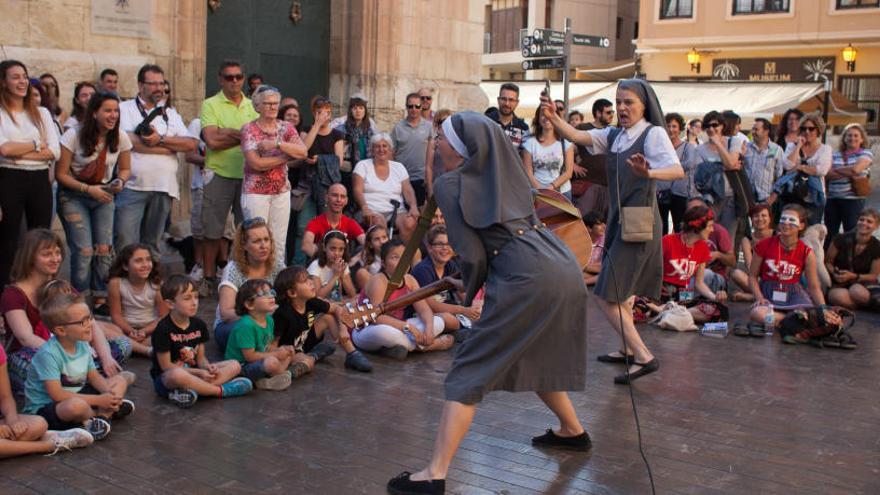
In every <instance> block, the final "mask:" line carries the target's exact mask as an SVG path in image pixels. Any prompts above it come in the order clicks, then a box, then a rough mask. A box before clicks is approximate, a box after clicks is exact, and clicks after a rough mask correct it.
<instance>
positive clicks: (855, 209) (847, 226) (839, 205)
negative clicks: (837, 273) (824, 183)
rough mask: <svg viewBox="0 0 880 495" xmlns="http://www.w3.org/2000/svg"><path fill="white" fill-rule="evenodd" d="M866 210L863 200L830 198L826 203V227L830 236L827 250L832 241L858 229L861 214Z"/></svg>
mask: <svg viewBox="0 0 880 495" xmlns="http://www.w3.org/2000/svg"><path fill="white" fill-rule="evenodd" d="M864 208H865V200H864V199H862V198H851V199H844V198H828V202H827V203H825V226H826V227H828V236H827V237H826V238H825V249H828V246H830V245H831V241H833V240H834V238H835V237H836V236H837V234H839V233H840V226H841V225H843V231H844V232H849V231H850V230H853V229H854V228H856V224H857V223H859V213H861V212H862V210H863V209H864Z"/></svg>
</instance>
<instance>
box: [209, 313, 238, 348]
mask: <svg viewBox="0 0 880 495" xmlns="http://www.w3.org/2000/svg"><path fill="white" fill-rule="evenodd" d="M236 323H238V320H234V321H221V322H220V323H218V324H217V326H215V327H214V342H216V343H217V348H218V349H220V353H221V354H226V344H227V343H228V342H229V336H230V335H232V329H233V328H235V324H236Z"/></svg>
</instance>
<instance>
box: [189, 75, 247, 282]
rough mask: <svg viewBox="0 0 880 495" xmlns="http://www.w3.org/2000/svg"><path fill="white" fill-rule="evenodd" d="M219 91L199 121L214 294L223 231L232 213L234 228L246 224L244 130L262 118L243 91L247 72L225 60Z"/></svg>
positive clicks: (206, 236)
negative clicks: (243, 210) (243, 206)
mask: <svg viewBox="0 0 880 495" xmlns="http://www.w3.org/2000/svg"><path fill="white" fill-rule="evenodd" d="M219 80H220V88H221V89H220V91H219V92H218V93H217V94H216V95H214V96H212V97H210V98H208V99H206V100H205V101H204V102H203V103H202V112H201V115H200V116H199V118H200V119H201V123H202V137H203V139H204V141H205V144H206V145H207V151H206V152H205V172H206V173H205V189H204V193H203V194H204V195H203V199H202V229H203V230H204V263H205V265H204V270H205V272H204V273H205V282H206V284H207V285H208V287H211V288H212V290H216V287H217V283H216V282H217V273H216V267H217V258H218V255H219V254H220V250H221V249H222V248H223V231H224V229H225V227H226V217H228V216H229V209H230V208H232V213H233V215H234V216H235V224H236V225H238V224H239V223H241V221H242V220H243V218H242V213H241V179H242V176H243V175H244V155H242V152H241V142H240V138H241V134H240V131H241V127H242V126H243V125H245V124H247V123H248V122H250V121H252V120H254V119H256V118H257V117H259V114H258V113H257V111H256V110H255V109H254V106H253V104H251V100H249V99H248V98H247V97H246V96H245V95H244V93H242V91H241V89H242V86H243V85H244V72H243V71H242V70H241V64H239V63H238V62H235V61H232V60H226V61H224V62H223V63H222V64H220V73H219Z"/></svg>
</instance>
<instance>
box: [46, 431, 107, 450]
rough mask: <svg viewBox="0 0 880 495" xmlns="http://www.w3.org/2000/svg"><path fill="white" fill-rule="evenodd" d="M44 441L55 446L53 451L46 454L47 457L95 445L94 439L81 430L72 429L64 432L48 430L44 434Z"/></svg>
mask: <svg viewBox="0 0 880 495" xmlns="http://www.w3.org/2000/svg"><path fill="white" fill-rule="evenodd" d="M46 440H48V441H50V442H52V443H54V444H55V450H53V451H52V452H51V453H49V454H46V455H49V456H52V455H55V454H57V453H58V452H60V451H69V450H72V449H78V448H80V447H87V446H89V445H91V444H93V443H95V437H93V436H92V434H91V433H89V432H88V431H86V430H85V429H83V428H73V429H70V430H64V431H55V430H50V431H47V432H46Z"/></svg>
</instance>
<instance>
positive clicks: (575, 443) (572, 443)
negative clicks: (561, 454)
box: [532, 429, 593, 452]
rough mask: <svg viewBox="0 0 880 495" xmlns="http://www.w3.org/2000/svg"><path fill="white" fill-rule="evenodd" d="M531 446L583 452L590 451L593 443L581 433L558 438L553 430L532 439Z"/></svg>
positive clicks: (588, 436)
mask: <svg viewBox="0 0 880 495" xmlns="http://www.w3.org/2000/svg"><path fill="white" fill-rule="evenodd" d="M532 445H534V446H536V447H552V448H556V449H566V450H579V451H581V452H585V451H587V450H590V447H592V446H593V442H591V441H590V435H587V432H586V431H585V432H583V433H581V434H580V435H577V436H574V437H560V436H559V435H557V434H556V433H553V430H551V429H548V430H547V433H545V434H543V435H541V436H539V437H533V438H532Z"/></svg>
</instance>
